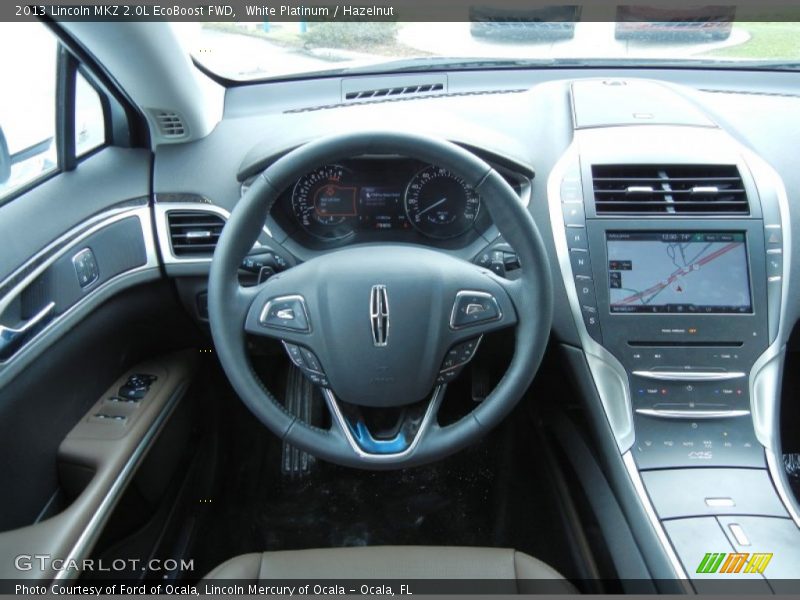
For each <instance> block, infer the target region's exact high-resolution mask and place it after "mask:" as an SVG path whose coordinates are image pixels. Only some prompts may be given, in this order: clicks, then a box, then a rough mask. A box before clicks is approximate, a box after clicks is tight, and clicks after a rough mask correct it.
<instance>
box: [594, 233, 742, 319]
mask: <svg viewBox="0 0 800 600" xmlns="http://www.w3.org/2000/svg"><path fill="white" fill-rule="evenodd" d="M606 247H607V251H608V287H609V299H610V302H609V304H610V309H611V312H612V313H669V314H714V313H726V314H729V313H752V312H753V306H752V301H751V296H750V277H749V269H748V263H747V243H746V238H745V234H744V233H743V232H689V231H680V232H675V231H672V232H663V231H662V232H651V231H647V232H642V231H609V232H606Z"/></svg>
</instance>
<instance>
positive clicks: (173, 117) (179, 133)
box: [153, 110, 187, 139]
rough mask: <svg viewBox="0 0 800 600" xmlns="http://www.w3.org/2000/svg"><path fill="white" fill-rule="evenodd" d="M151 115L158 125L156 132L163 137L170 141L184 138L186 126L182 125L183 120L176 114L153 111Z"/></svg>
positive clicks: (165, 111)
mask: <svg viewBox="0 0 800 600" xmlns="http://www.w3.org/2000/svg"><path fill="white" fill-rule="evenodd" d="M153 114H154V115H155V118H156V122H157V123H158V131H159V133H161V135H162V136H163V137H165V138H170V139H177V138H183V137H186V134H187V131H186V125H184V123H183V119H182V118H181V116H180V115H179V114H178V113H176V112H172V111H167V110H157V111H154V112H153Z"/></svg>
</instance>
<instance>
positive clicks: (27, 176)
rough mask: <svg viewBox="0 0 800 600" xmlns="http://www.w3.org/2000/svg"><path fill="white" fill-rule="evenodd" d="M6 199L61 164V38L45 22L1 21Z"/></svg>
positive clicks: (0, 178) (1, 174)
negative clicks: (58, 118)
mask: <svg viewBox="0 0 800 600" xmlns="http://www.w3.org/2000/svg"><path fill="white" fill-rule="evenodd" d="M0 56H3V57H24V59H22V60H0V81H2V82H3V84H2V87H0V203H2V202H3V200H4V199H5V198H6V197H7V196H9V195H10V194H11V193H13V192H14V191H15V190H17V189H19V188H20V187H22V186H24V185H26V184H28V183H30V182H31V181H34V180H36V179H38V178H39V177H41V176H43V175H46V174H47V173H49V172H51V171H54V170H55V169H57V168H58V159H57V152H56V142H57V140H56V64H57V40H56V38H55V36H53V34H52V33H51V32H50V31H48V30H47V28H45V26H44V25H42V24H41V23H35V22H34V23H0Z"/></svg>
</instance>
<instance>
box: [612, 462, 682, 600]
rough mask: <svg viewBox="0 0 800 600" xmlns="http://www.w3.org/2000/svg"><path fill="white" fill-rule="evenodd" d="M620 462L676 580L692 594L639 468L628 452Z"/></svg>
mask: <svg viewBox="0 0 800 600" xmlns="http://www.w3.org/2000/svg"><path fill="white" fill-rule="evenodd" d="M622 462H623V463H625V470H626V471H628V476H629V477H630V478H631V483H633V488H634V489H635V490H636V495H637V496H639V501H640V502H641V503H642V507H643V508H644V512H645V513H646V514H647V520H648V521H650V525H652V526H653V529H654V530H655V532H656V536H657V537H658V540H659V541H660V542H661V546H662V548H663V549H664V552H665V553H666V554H667V558H668V559H669V562H670V564H671V565H672V568H673V569H674V570H675V574H676V575H677V576H678V579H680V580H681V583H682V584H683V587H684V588H685V589H686V592H687V593H689V594H694V588H692V586H691V585H690V584H689V578H688V576H687V575H686V571H685V570H684V568H683V565H682V564H681V561H680V559H679V558H678V555H677V553H676V552H675V549H674V548H673V547H672V543H671V542H670V541H669V537H667V532H666V531H664V527H663V526H662V525H661V521H660V520H659V519H658V515H656V511H655V509H654V508H653V505H652V503H651V502H650V496H648V495H647V490H646V489H645V487H644V482H643V481H642V478H641V476H640V475H639V468H638V467H637V466H636V462H635V461H634V460H633V455H632V454H631V453H630V451H628V452H625V453H623V455H622Z"/></svg>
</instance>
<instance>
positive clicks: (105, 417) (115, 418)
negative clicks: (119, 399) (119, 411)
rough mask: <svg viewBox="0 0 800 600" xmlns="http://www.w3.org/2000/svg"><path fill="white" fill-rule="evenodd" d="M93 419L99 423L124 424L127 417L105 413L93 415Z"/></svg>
mask: <svg viewBox="0 0 800 600" xmlns="http://www.w3.org/2000/svg"><path fill="white" fill-rule="evenodd" d="M94 418H95V419H98V420H100V421H109V422H117V423H124V422H125V421H127V420H128V417H126V416H125V415H107V414H106V413H97V414H96V415H94Z"/></svg>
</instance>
